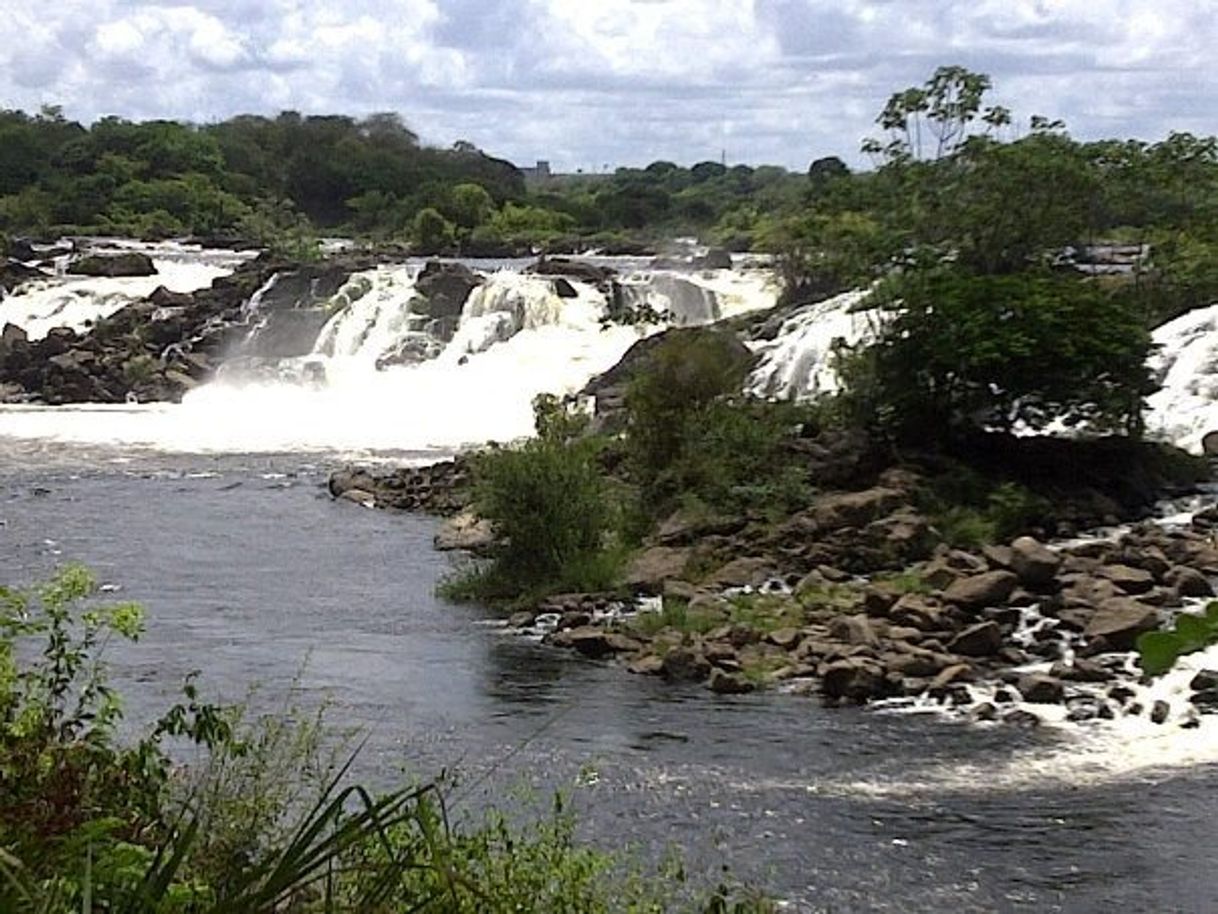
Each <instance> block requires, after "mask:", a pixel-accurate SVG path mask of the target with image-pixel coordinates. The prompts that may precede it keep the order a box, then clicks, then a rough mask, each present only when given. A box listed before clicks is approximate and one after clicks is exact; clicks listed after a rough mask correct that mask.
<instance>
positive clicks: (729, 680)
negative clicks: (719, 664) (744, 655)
mask: <svg viewBox="0 0 1218 914" xmlns="http://www.w3.org/2000/svg"><path fill="white" fill-rule="evenodd" d="M708 685H709V686H710V690H711V691H712V692H714V693H715V694H716V695H746V694H748V693H749V692H753V691H756V689H757V686H755V685H754V684H753V683H752V682H750V681H749V680H747V679H745V678H744V677H743V676H741V675H740V674H739V673H725V672H724V671H723V670H720V669H713V670H711V674H710V682H709V683H708Z"/></svg>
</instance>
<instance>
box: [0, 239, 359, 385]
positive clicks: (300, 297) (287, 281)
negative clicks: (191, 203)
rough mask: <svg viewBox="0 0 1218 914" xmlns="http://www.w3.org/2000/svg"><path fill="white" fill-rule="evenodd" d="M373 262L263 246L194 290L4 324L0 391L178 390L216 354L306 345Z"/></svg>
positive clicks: (244, 356)
mask: <svg viewBox="0 0 1218 914" xmlns="http://www.w3.org/2000/svg"><path fill="white" fill-rule="evenodd" d="M126 256H127V255H125V254H124V255H115V256H114V257H110V256H107V257H106V258H104V260H105V261H106V262H107V263H110V262H112V261H114V260H115V259H116V258H121V257H126ZM132 256H138V257H143V256H144V255H142V254H140V255H132ZM372 264H373V261H370V260H368V259H367V258H355V257H346V258H332V259H329V260H326V261H322V262H319V263H315V264H294V263H288V262H285V261H282V260H278V259H276V258H272V257H269V256H262V257H259V258H257V259H255V260H252V261H250V262H248V263H246V264H243V265H241V266H240V267H238V269H237V270H236V271H235V272H233V273H232V274H230V275H228V276H222V277H220V278H218V279H216V280H215V281H214V282H213V283H212V284H211V286H210V287H208V288H206V289H202V290H199V291H198V292H193V293H189V294H187V293H180V292H172V291H170V290H168V289H166V288H165V287H163V286H162V287H159V288H157V289H156V290H155V291H154V292H153V293H152V294H151V295H150V296H148V297H147V298H145V299H142V300H140V301H136V302H133V303H131V304H129V305H127V306H125V307H124V308H122V309H120V310H119V311H117V312H115V313H114V314H112V315H110V316H108V317H105V318H102V319H101V320H98V321H97V322H96V323H94V324H93V325H92V326H91V327H88V328H86V329H85V330H83V331H81V332H78V331H76V330H73V329H71V328H69V327H57V328H54V329H52V330H51V331H50V332H49V333H47V335H46V336H45V337H44V338H42V339H40V340H30V339H29V338H28V337H27V335H26V333H25V331H23V330H22V329H21V328H20V327H17V326H15V325H11V324H10V325H8V326H6V327H5V328H4V329H3V332H2V336H0V398H3V399H5V400H8V401H20V400H38V401H41V402H44V403H49V404H52V405H58V404H63V403H80V402H93V403H121V402H125V401H131V400H136V401H139V402H150V401H177V400H180V399H181V398H182V396H183V395H184V394H185V393H187V392H188V391H190V390H191V389H193V388H194V387H196V386H198V385H199V384H201V383H203V382H205V381H207V380H209V379H210V378H212V377H213V376H214V375H215V373H216V372H217V370H219V368H220V367H221V364H222V363H232V364H234V365H240V364H242V363H248V362H254V363H259V364H261V363H263V362H268V361H269V362H274V361H276V360H279V359H284V358H291V357H296V356H300V355H304V354H307V353H308V352H309V351H310V350H311V348H312V346H313V343H314V341H315V339H316V337H317V334H318V332H319V331H320V330H321V327H322V326H323V325H324V324H325V322H326V320H328V319H329V316H330V312H329V311H328V310H327V307H328V302H329V301H330V298H331V296H333V295H334V293H335V292H336V291H337V290H338V289H339V288H340V287H341V286H342V285H343V284H344V283H345V282H346V281H347V279H348V278H349V277H350V276H351V274H352V273H354V272H356V271H357V270H363V269H367V268H368V267H369V266H371V265H372ZM132 268H133V269H134V266H133V267H132ZM89 269H92V267H89ZM99 269H102V267H99ZM104 269H110V268H109V267H104ZM105 275H120V274H115V273H106V274H105ZM122 275H127V274H122ZM272 278H274V282H273V283H272V282H271V280H272ZM260 290H261V292H262V294H261V296H260V298H259V301H258V307H257V308H256V309H253V308H251V307H250V302H251V299H252V298H253V297H254V295H255V293H256V292H259V291H260Z"/></svg>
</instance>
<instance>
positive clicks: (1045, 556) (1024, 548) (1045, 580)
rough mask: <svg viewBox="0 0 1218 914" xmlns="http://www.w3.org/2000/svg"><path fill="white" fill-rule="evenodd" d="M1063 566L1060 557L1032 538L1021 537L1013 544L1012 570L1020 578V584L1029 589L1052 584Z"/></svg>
mask: <svg viewBox="0 0 1218 914" xmlns="http://www.w3.org/2000/svg"><path fill="white" fill-rule="evenodd" d="M1061 564H1062V558H1061V556H1060V555H1058V554H1057V553H1056V552H1054V551H1053V550H1052V549H1049V548H1047V547H1046V546H1043V545H1041V544H1040V543H1039V542H1037V541H1036V540H1035V539H1033V538H1032V537H1030V536H1021V537H1020V538H1019V539H1017V540H1015V541H1014V542H1013V543H1011V559H1010V567H1011V570H1012V571H1014V572H1015V574H1016V575H1018V576H1019V581H1020V583H1021V584H1025V585H1027V586H1028V587H1044V586H1045V585H1046V584H1049V583H1051V582H1052V581H1053V578H1054V577H1056V575H1057V571H1058V569H1059V568H1061Z"/></svg>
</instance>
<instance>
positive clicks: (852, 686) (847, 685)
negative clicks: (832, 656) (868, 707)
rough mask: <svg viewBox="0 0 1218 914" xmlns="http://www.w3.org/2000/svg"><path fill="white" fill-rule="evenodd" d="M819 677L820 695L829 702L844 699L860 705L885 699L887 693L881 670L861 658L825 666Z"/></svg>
mask: <svg viewBox="0 0 1218 914" xmlns="http://www.w3.org/2000/svg"><path fill="white" fill-rule="evenodd" d="M820 677H821V694H822V695H824V696H825V697H826V698H828V699H831V700H837V699H846V700H848V701H853V702H858V703H860V704H861V703H863V702H866V701H868V700H870V699H873V698H882V697H885V695H886V694H887V691H888V685H887V680H886V678H885V676H884V671H883V669H881V667H880V666H879V664H877V663H876V662H875V661H874V660H869V659H867V658H863V657H850V658H847V659H845V660H838V661H835V662H833V663H829V664H826V665H825V667H824V668H822V669H821V670H820Z"/></svg>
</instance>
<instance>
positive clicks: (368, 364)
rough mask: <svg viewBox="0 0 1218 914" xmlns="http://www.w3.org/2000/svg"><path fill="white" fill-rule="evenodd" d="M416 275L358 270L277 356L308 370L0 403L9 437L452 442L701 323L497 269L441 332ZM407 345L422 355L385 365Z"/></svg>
mask: <svg viewBox="0 0 1218 914" xmlns="http://www.w3.org/2000/svg"><path fill="white" fill-rule="evenodd" d="M416 273H417V267H416V266H413V265H402V266H394V267H381V268H379V269H376V270H370V271H367V272H364V273H360V274H356V275H355V276H353V277H352V278H351V280H350V281H349V282H348V283H347V284H346V285H345V286H344V287H343V289H341V290H340V291H339V293H338V294H337V295H336V296H335V298H334V300H333V301H332V302H331V307H332V308H333V310H334V316H333V317H331V319H330V321H329V322H328V323H327V324H326V326H325V328H324V329H323V330H322V331H321V333H320V334H319V335H318V339H317V343H316V345H315V346H314V351H313V353H312V354H311V355H309V356H307V357H305V358H303V359H298V360H292V361H291V362H288V363H286V364H285V365H284V369H285V370H284V371H283V372H282V373H283V374H284V375H285V376H287V377H289V378H293V377H294V378H297V379H300V380H296V381H293V380H284V381H280V380H275V381H267V380H255V381H250V380H242V379H240V378H229V377H225V376H223V374H222V376H221V378H220V379H218V380H216V381H214V382H212V383H211V384H208V385H206V386H204V387H202V388H199V389H198V390H195V391H192V392H191V393H189V394H188V395H187V396H186V397H185V399H184V401H183V402H182V403H181V404H179V405H170V404H156V405H149V406H122V407H91V406H85V407H81V406H77V407H72V408H68V409H47V408H44V407H33V406H28V407H12V408H7V409H4V410H3V411H0V435H7V436H12V437H18V438H24V439H31V438H33V439H44V440H51V441H60V442H65V443H72V444H82V445H87V444H104V445H111V446H113V445H117V446H132V447H143V448H153V449H157V450H164V451H174V452H185V453H255V452H285V451H334V452H339V453H343V454H365V453H368V452H374V451H391V452H397V451H402V452H418V451H427V450H453V449H456V448H460V447H462V446H465V445H470V444H480V443H483V442H486V441H488V440H499V441H503V440H511V439H514V438H519V437H522V436H525V435H528V434H530V433H531V431H532V428H533V414H532V401H533V398H534V397H535V396H536V395H537V394H539V393H554V394H559V395H562V394H567V393H573V392H575V391H577V390H579V389H580V388H581V387H583V385H584V384H586V383H587V382H588V380H590V379H591V378H592V377H593V376H595V375H596V374H599V373H600V372H603V371H605V370H607V369H609V368H610V367H612V366H613V365H614V364H616V363H617V361H618V360H619V359H620V358H621V357H622V355H623V354H624V353H625V352H626V350H627V349H628V348H630V346H631V345H633V344H634V343H635V342H637V341H638V340H639V339H641V338H642V337H644V336H647V335H649V334H652V333H656V332H658V331H660V330H661V329H663V327H664V326H667V325H668V320H671V321H674V322H679V323H700V322H704V321H701V320H699V319H698V317H697V315H694V316H692V317H691V316H688V315H680V314H668V315H666V316H667V318H668V320H666V321H665V322H662V323H658V324H648V325H641V326H621V325H616V324H606V323H605V318H606V316H607V314H608V310H609V302H608V301H607V298H606V296H605V294H604V293H602V292H601V291H599V290H598V289H596V288H594V287H593V286H591V285H588V284H585V283H581V282H572V283H571V285H572V287H573V288H574V290H575V292H576V296H575V297H574V298H562V297H560V296H559V295H558V294H557V292H556V289H555V283H554V281H553V280H551V279H549V278H547V277H540V276H530V275H524V274H520V273H518V272H513V271H507V270H504V271H499V272H496V273H492V274H490V275H489V276H488V277H487V280H486V282H485V284H484V285H482V286H480V287H479V288H477V289H475V290H474V291H473V292H472V293H471V295H470V297H469V299H468V301H466V303H465V306H464V308H463V310H462V313H461V315H460V318H459V321H458V323H457V327H456V329H455V334H454V335H453V337H452V339H451V340H450V341H449V342H447V343H444V342H441V341H439V340H437V338H436V337H435V335H434V333H433V332H432V330H433V329H434V328H429V325H430V323H431V321H432V318H430V317H429V316H426V315H422V314H420V313H419V309H420V296H419V295H418V294H417V292H416V291H415V288H414V278H415V275H416ZM667 275H668V274H663V273H657V274H654V275H653V276H652V277H651V279H650V280H649V279H647V278H646V277H642V276H636V277H632V278H631V280H630V281H631V282H632V283H636V284H638V285H639V286H646V283H647V282H650V281H654V282H655V284H656V285H657V287H658V288H660V289H661V291H660V292H657V293H656V295H657V296H660V295H666V294H667V292H665V291H663V290H665V289H669V290H670V289H671V288H673V285H672V283H671V282H670V281H669V280H668V279H667ZM683 281H684V282H687V283H689V284H691V285H692V286H695V287H697V289H698V290H700V291H696V292H692V293H687V294H688V295H690V296H693V297H696V298H698V299H699V300H706V299H707V298H709V300H711V301H712V302H713V307H712V308H711V310H713V312H714V315H715V316H723V317H727V316H732V315H735V314H741V313H744V312H746V311H750V310H756V309H763V308H769V307H772V306H773V304H774V301H775V298H776V294H777V291H776V287H775V285H774V281H773V277H772V275H771V274H770V273H769V272H768V271H767V272H760V271H755V272H744V273H740V274H734V273H733V274H728V273H727V272H726V271H724V273H723V274H722V275H720V274H718V273H707V274H690V275H688V276H683ZM403 351H405V352H407V353H408V354H411V355H412V356H414V357H419V358H422V361H417V362H416V363H414V364H393V365H391V366H390V367H385V360H386V359H387V358H390V357H394V356H397V355H401V353H402V352H403ZM408 361H409V360H408ZM378 366H380V368H379V369H378Z"/></svg>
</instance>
